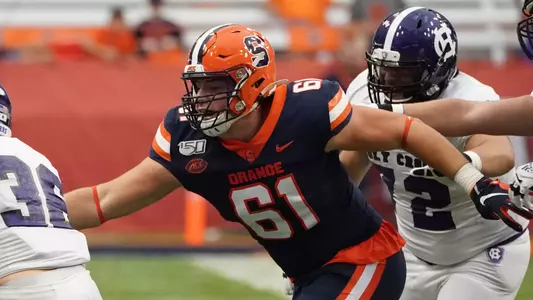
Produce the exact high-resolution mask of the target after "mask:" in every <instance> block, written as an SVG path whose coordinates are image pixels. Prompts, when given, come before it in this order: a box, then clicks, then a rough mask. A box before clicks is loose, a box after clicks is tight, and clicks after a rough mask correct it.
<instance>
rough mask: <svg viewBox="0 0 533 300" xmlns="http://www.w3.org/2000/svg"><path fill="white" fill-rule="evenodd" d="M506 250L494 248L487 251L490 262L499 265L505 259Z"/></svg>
mask: <svg viewBox="0 0 533 300" xmlns="http://www.w3.org/2000/svg"><path fill="white" fill-rule="evenodd" d="M504 251H505V249H503V248H502V247H492V248H490V249H488V250H487V256H488V258H489V261H490V262H491V263H493V264H499V263H500V262H501V261H502V259H503V253H504Z"/></svg>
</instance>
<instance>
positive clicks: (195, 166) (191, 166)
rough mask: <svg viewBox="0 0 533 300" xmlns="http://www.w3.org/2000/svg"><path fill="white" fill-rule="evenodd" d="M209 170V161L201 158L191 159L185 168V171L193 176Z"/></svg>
mask: <svg viewBox="0 0 533 300" xmlns="http://www.w3.org/2000/svg"><path fill="white" fill-rule="evenodd" d="M205 169H207V161H205V160H203V159H201V158H195V159H191V160H190V161H189V162H188V163H187V165H186V166H185V170H187V172H189V173H191V174H201V173H202V172H204V171H205Z"/></svg>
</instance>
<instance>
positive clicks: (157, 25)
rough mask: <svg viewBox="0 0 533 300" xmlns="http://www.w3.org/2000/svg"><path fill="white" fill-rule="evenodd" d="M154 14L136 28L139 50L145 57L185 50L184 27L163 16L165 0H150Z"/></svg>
mask: <svg viewBox="0 0 533 300" xmlns="http://www.w3.org/2000/svg"><path fill="white" fill-rule="evenodd" d="M149 4H150V7H151V9H152V16H151V17H150V18H148V19H147V20H145V21H144V22H142V23H141V24H140V25H139V26H137V28H136V29H135V39H136V43H137V52H138V54H139V55H140V56H141V57H143V58H149V59H150V56H151V55H152V54H155V56H157V54H163V55H164V54H170V55H172V54H173V53H176V52H178V51H180V50H181V51H183V50H184V49H185V47H184V46H183V40H182V29H181V28H180V27H179V26H178V25H176V24H174V23H172V22H171V21H169V20H166V19H164V18H163V16H162V12H161V10H162V8H163V5H164V3H163V0H149Z"/></svg>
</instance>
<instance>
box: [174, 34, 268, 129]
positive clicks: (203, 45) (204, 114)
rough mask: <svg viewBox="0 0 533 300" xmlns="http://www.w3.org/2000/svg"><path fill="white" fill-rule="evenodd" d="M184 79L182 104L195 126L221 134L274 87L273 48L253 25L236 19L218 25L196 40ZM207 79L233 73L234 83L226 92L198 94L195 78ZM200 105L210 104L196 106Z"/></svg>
mask: <svg viewBox="0 0 533 300" xmlns="http://www.w3.org/2000/svg"><path fill="white" fill-rule="evenodd" d="M182 79H183V81H184V82H185V88H186V92H187V93H186V94H185V95H184V96H183V97H182V104H183V108H184V112H185V116H186V117H187V119H188V120H189V122H190V123H191V126H193V128H196V129H200V130H202V131H203V132H204V133H205V134H207V135H209V136H219V135H221V134H223V133H224V132H226V131H227V130H228V129H229V127H230V126H231V124H233V123H234V122H235V121H237V120H238V119H239V118H242V117H243V116H245V115H247V114H248V113H250V112H251V111H252V110H254V109H255V108H256V107H257V106H258V104H259V102H260V101H261V99H262V98H263V97H264V96H265V95H267V94H268V93H269V92H271V91H272V90H273V89H274V87H275V84H273V83H274V82H275V80H276V66H275V59H274V49H273V48H272V46H271V45H270V43H269V42H268V40H267V39H266V38H265V37H264V36H263V35H262V34H261V33H259V32H257V31H255V30H254V29H251V28H248V27H246V26H243V25H238V24H224V25H219V26H216V27H213V28H211V29H209V30H207V31H205V32H204V33H202V34H201V35H200V37H199V38H198V39H197V40H196V42H195V43H194V45H193V46H192V49H191V50H190V52H189V57H188V63H187V65H186V66H185V70H184V72H183V74H182ZM206 79H207V80H228V79H229V80H230V81H231V82H232V83H234V86H232V87H231V88H228V90H227V91H226V92H223V93H216V94H208V95H205V94H204V95H199V94H198V84H197V83H198V82H199V80H206ZM214 101H226V102H227V103H226V105H225V106H224V107H225V109H224V110H219V111H216V112H213V111H210V110H209V107H210V106H211V104H212V103H213V102H214ZM199 106H203V107H204V108H205V107H207V108H206V109H198V107H199Z"/></svg>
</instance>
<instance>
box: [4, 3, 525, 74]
mask: <svg viewBox="0 0 533 300" xmlns="http://www.w3.org/2000/svg"><path fill="white" fill-rule="evenodd" d="M267 2H268V0H217V1H213V0H210V1H208V0H167V1H166V6H165V8H164V15H165V16H166V17H168V18H169V19H171V20H172V21H175V22H176V23H177V24H180V25H181V26H183V27H184V28H185V36H184V41H185V45H186V46H191V45H192V43H194V40H195V38H196V37H197V36H198V35H199V34H200V33H201V32H203V31H204V30H206V29H207V28H210V27H212V26H214V25H217V24H221V23H229V22H232V23H241V24H247V25H249V26H251V27H254V28H256V29H258V30H260V31H261V32H263V33H264V34H265V35H267V36H268V37H269V39H270V41H271V43H272V45H273V46H274V47H275V48H276V49H277V50H285V49H289V50H290V49H291V47H292V46H296V47H299V46H298V45H294V44H295V40H300V39H302V38H303V34H302V32H301V31H298V30H296V31H295V30H290V29H287V28H285V27H284V26H283V25H282V24H280V23H279V22H276V20H275V18H274V17H273V16H272V15H271V13H270V12H269V11H268V10H266V9H265V5H266V4H267ZM331 2H332V5H331V6H330V8H329V9H328V11H327V12H326V17H327V20H328V23H329V25H330V26H328V28H329V27H336V26H341V25H344V24H346V23H347V22H348V21H349V19H350V16H349V11H348V6H349V5H350V3H351V2H352V1H351V0H332V1H331ZM406 3H407V4H408V5H420V6H427V7H431V8H434V9H436V10H438V11H440V12H441V13H443V14H444V15H445V16H447V17H448V18H449V19H450V20H451V21H452V22H453V24H455V26H456V29H457V31H458V34H459V41H460V47H461V49H463V50H469V52H471V51H475V53H476V55H475V56H476V57H479V54H478V52H482V53H485V54H487V55H490V58H491V59H492V61H493V62H495V63H499V64H500V63H504V62H505V61H506V59H507V50H509V49H513V48H516V47H517V46H518V44H517V41H516V37H515V33H514V26H515V23H516V21H517V19H518V18H519V13H518V10H517V7H516V5H517V4H516V1H514V0H407V1H406ZM110 6H122V7H123V8H124V11H125V18H126V21H127V22H128V23H129V24H138V23H139V22H141V21H142V20H143V18H145V17H146V16H147V15H148V14H149V8H148V6H147V5H146V3H145V1H143V0H116V1H111V0H76V1H72V0H0V28H4V30H7V31H9V28H13V27H14V28H21V27H22V28H26V29H28V28H36V27H37V28H42V27H52V28H54V27H65V26H67V27H74V28H91V27H99V26H102V24H105V23H106V21H107V19H108V15H109V8H110ZM335 34H336V33H335V31H331V30H328V29H326V28H324V33H323V39H324V40H325V41H324V42H323V44H324V46H325V47H326V48H327V47H328V46H327V45H335V44H336V41H335V39H336V37H335ZM5 35H8V37H6V36H5ZM9 35H10V33H9V32H7V33H4V39H7V41H5V42H8V43H9ZM332 35H333V37H332ZM310 38H312V37H310ZM472 56H473V55H472ZM483 56H484V55H483Z"/></svg>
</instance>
